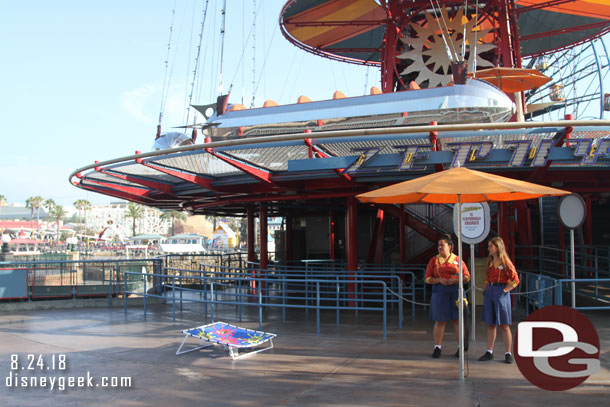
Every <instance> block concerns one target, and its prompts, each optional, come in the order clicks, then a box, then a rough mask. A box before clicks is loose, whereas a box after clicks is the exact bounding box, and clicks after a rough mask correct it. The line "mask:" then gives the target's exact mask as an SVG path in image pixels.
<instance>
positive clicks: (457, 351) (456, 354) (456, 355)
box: [453, 349, 460, 358]
mask: <svg viewBox="0 0 610 407" xmlns="http://www.w3.org/2000/svg"><path fill="white" fill-rule="evenodd" d="M453 356H455V357H456V358H459V357H460V350H459V349H458V350H456V351H455V353H454V354H453Z"/></svg>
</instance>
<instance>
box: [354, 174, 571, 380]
mask: <svg viewBox="0 0 610 407" xmlns="http://www.w3.org/2000/svg"><path fill="white" fill-rule="evenodd" d="M569 194H570V192H568V191H564V190H561V189H556V188H550V187H546V186H542V185H537V184H533V183H531V182H526V181H520V180H515V179H512V178H506V177H502V176H499V175H494V174H488V173H485V172H481V171H475V170H470V169H468V168H464V167H454V168H451V169H449V170H445V171H441V172H437V173H434V174H430V175H425V176H423V177H420V178H416V179H412V180H409V181H404V182H400V183H398V184H394V185H390V186H388V187H385V188H380V189H377V190H374V191H370V192H366V193H364V194H360V195H357V196H356V198H358V199H359V200H360V201H362V202H365V203H366V202H371V203H394V204H407V203H419V202H425V203H454V204H457V211H458V219H460V221H458V222H457V224H458V230H457V233H456V234H457V237H458V256H459V257H460V259H461V258H462V222H461V219H462V214H461V212H462V203H470V202H488V201H517V200H523V199H532V198H541V197H545V196H559V195H569ZM462 283H463V272H462V262H461V261H460V272H459V333H458V336H459V342H460V345H459V348H460V352H459V355H460V379H461V380H464V321H463V319H464V303H463V301H464V288H463V285H462Z"/></svg>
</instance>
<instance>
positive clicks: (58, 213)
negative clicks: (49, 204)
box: [49, 205, 66, 242]
mask: <svg viewBox="0 0 610 407" xmlns="http://www.w3.org/2000/svg"><path fill="white" fill-rule="evenodd" d="M49 216H51V217H52V218H53V219H55V221H56V222H57V241H58V242H59V222H60V221H61V220H62V219H63V218H64V217H65V216H66V211H64V208H63V207H62V206H61V205H55V206H53V209H51V210H50V212H49Z"/></svg>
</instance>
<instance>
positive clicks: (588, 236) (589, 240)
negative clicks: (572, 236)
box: [583, 195, 593, 267]
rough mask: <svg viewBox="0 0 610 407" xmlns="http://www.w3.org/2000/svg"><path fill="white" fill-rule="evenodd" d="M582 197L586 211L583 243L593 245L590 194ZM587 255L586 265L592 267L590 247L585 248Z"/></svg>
mask: <svg viewBox="0 0 610 407" xmlns="http://www.w3.org/2000/svg"><path fill="white" fill-rule="evenodd" d="M583 198H584V199H585V211H586V212H587V213H586V218H585V223H584V225H583V226H584V230H583V232H584V238H585V245H587V246H592V245H593V218H592V214H591V196H590V195H585V196H583ZM587 255H588V258H589V260H588V261H587V266H589V267H593V260H592V259H593V257H592V256H593V250H592V249H591V248H589V249H587Z"/></svg>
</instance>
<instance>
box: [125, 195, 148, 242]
mask: <svg viewBox="0 0 610 407" xmlns="http://www.w3.org/2000/svg"><path fill="white" fill-rule="evenodd" d="M143 216H144V210H143V209H142V205H138V204H137V203H135V202H129V203H128V204H127V212H126V213H125V217H127V218H132V219H133V223H132V229H131V230H132V233H133V236H135V235H136V219H140V218H142V217H143Z"/></svg>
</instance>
